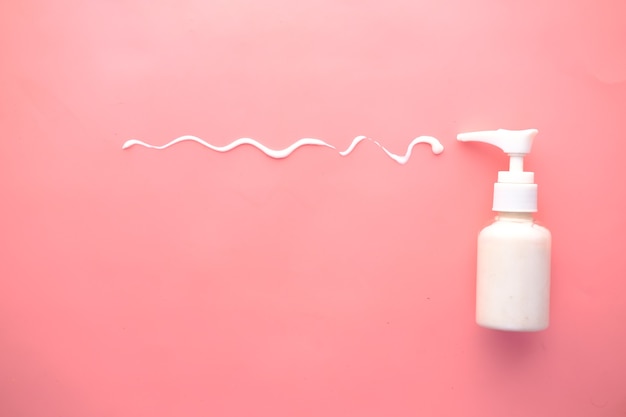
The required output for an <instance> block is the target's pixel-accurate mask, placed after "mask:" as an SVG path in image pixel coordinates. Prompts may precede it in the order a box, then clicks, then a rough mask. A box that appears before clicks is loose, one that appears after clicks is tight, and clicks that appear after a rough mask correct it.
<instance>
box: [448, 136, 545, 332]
mask: <svg viewBox="0 0 626 417" xmlns="http://www.w3.org/2000/svg"><path fill="white" fill-rule="evenodd" d="M536 135H537V130H536V129H528V130H504V129H499V130H493V131H485V132H471V133H461V134H459V135H458V136H457V139H458V140H459V141H462V142H484V143H489V144H491V145H494V146H497V147H498V148H500V149H502V150H503V151H504V152H505V153H507V154H508V155H509V157H510V158H511V160H510V166H509V171H501V172H499V173H498V182H497V183H495V185H494V194H493V211H496V212H498V215H497V216H496V219H495V221H494V223H492V224H491V225H489V226H487V227H485V228H484V229H483V230H482V231H481V232H480V234H479V235H478V268H477V277H476V323H478V324H479V325H480V326H483V327H488V328H491V329H497V330H509V331H538V330H544V329H546V328H547V327H548V324H549V318H550V247H551V241H552V238H551V234H550V231H548V229H546V228H545V227H542V226H539V225H538V224H536V223H535V222H534V220H533V217H532V213H534V212H536V211H537V184H534V173H532V172H525V171H524V156H526V155H528V153H530V149H531V147H532V143H533V139H534V137H535V136H536Z"/></svg>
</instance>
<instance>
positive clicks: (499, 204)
mask: <svg viewBox="0 0 626 417" xmlns="http://www.w3.org/2000/svg"><path fill="white" fill-rule="evenodd" d="M537 133H538V131H537V129H526V130H505V129H498V130H489V131H483V132H469V133H460V134H458V135H457V137H456V138H457V139H458V140H460V141H461V142H483V143H488V144H490V145H493V146H496V147H498V148H500V149H502V151H504V152H505V153H506V154H508V155H509V157H510V158H511V159H510V162H509V170H508V171H500V172H498V182H497V183H495V184H494V190H493V211H501V212H512V213H534V212H536V211H537V184H534V181H535V174H534V173H532V172H526V171H524V157H525V156H526V155H528V154H529V153H530V149H531V147H532V145H533V139H534V138H535V136H536V135H537Z"/></svg>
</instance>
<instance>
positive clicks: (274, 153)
mask: <svg viewBox="0 0 626 417" xmlns="http://www.w3.org/2000/svg"><path fill="white" fill-rule="evenodd" d="M364 140H369V141H372V142H374V143H375V144H376V145H377V146H378V147H379V148H381V149H382V150H383V151H384V152H385V153H386V154H387V156H389V157H390V158H391V159H393V160H394V161H396V162H397V163H399V164H402V165H404V164H406V163H407V162H408V161H409V158H411V151H412V150H413V147H414V146H415V145H417V144H418V143H427V144H429V145H430V146H431V149H432V151H433V153H434V154H435V155H438V154H440V153H441V152H443V145H442V144H441V142H439V141H438V140H437V139H436V138H434V137H432V136H419V137H417V138H415V139H413V140H412V141H411V143H409V147H408V148H407V150H406V153H405V154H404V155H396V154H394V153H391V152H390V151H389V150H387V148H385V147H384V146H382V145H381V144H380V143H379V142H378V141H375V140H372V139H370V138H368V137H367V136H357V137H355V138H354V140H352V143H350V146H348V149H346V150H345V151H343V152H339V155H341V156H347V155H349V154H350V153H351V152H352V151H353V150H354V148H356V146H357V145H358V144H359V143H361V142H362V141H364ZM184 141H192V142H197V143H199V144H201V145H203V146H206V147H207V148H209V149H212V150H214V151H216V152H228V151H230V150H232V149H234V148H236V147H238V146H241V145H252V146H254V147H256V148H257V149H259V150H260V151H261V152H263V153H264V154H265V155H267V156H269V157H271V158H275V159H282V158H286V157H288V156H289V155H291V154H292V153H293V152H294V151H295V150H296V149H298V148H300V147H302V146H325V147H327V148H332V149H337V148H335V147H334V146H333V145H330V144H328V143H326V142H324V141H323V140H321V139H314V138H303V139H299V140H297V141H296V142H294V143H292V144H291V145H289V146H288V147H286V148H284V149H271V148H268V147H267V146H265V145H263V144H262V143H260V142H258V141H256V140H254V139H251V138H239V139H237V140H235V141H233V142H231V143H229V144H228V145H225V146H215V145H211V144H210V143H207V142H205V141H204V140H202V139H200V138H199V137H197V136H191V135H185V136H181V137H179V138H176V139H174V140H173V141H171V142H169V143H166V144H165V145H161V146H155V145H150V144H149V143H145V142H142V141H140V140H137V139H130V140H127V141H126V142H124V145H122V149H128V148H130V147H131V146H134V145H139V146H143V147H146V148H150V149H166V148H169V147H170V146H173V145H176V144H177V143H180V142H184Z"/></svg>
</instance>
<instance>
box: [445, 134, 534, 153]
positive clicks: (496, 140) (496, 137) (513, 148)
mask: <svg viewBox="0 0 626 417" xmlns="http://www.w3.org/2000/svg"><path fill="white" fill-rule="evenodd" d="M538 132H539V131H538V130H537V129H526V130H506V129H498V130H487V131H484V132H468V133H459V134H458V135H457V137H456V138H457V139H458V140H460V141H461V142H484V143H488V144H490V145H493V146H497V147H498V148H500V149H502V150H503V151H504V152H505V153H507V154H509V155H521V156H523V155H527V154H529V153H530V148H531V147H532V146H533V139H534V138H535V136H536V135H537V133H538Z"/></svg>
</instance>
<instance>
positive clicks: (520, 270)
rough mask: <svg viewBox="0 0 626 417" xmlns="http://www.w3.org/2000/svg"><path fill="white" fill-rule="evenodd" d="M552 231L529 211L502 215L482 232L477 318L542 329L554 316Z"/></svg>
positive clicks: (503, 326) (493, 324)
mask: <svg viewBox="0 0 626 417" xmlns="http://www.w3.org/2000/svg"><path fill="white" fill-rule="evenodd" d="M551 243H552V237H551V234H550V231H549V230H548V229H546V228H545V227H542V226H540V225H538V224H536V223H535V222H534V221H533V218H532V214H531V213H499V214H498V216H497V217H496V221H495V222H494V223H492V224H491V225H489V226H487V227H485V228H484V229H483V230H482V231H481V232H480V234H479V235H478V265H477V266H478V268H477V277H476V322H477V323H478V324H479V325H480V326H483V327H488V328H491V329H497V330H509V331H538V330H544V329H546V328H547V327H548V324H549V319H550V248H551Z"/></svg>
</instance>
